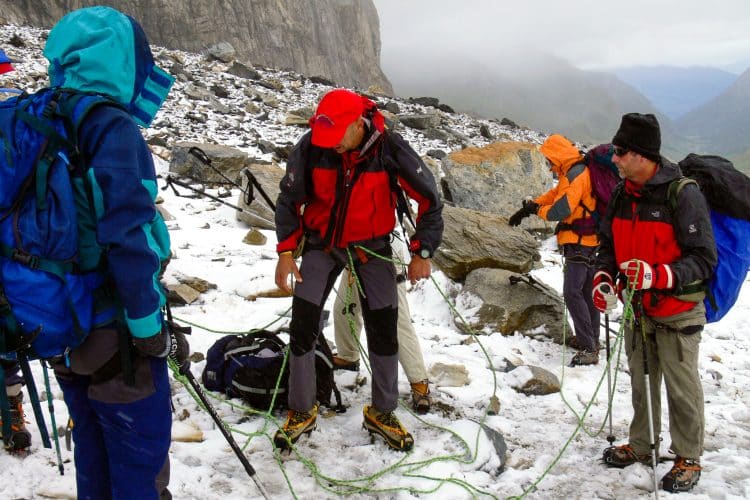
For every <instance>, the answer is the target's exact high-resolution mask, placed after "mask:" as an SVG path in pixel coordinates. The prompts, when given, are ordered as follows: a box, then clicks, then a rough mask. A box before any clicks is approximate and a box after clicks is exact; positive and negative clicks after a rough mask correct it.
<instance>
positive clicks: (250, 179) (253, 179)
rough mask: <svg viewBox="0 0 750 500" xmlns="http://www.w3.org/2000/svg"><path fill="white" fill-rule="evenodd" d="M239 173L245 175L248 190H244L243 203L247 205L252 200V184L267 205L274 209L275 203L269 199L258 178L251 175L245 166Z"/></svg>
mask: <svg viewBox="0 0 750 500" xmlns="http://www.w3.org/2000/svg"><path fill="white" fill-rule="evenodd" d="M240 173H241V174H244V175H245V177H247V184H248V190H247V192H245V203H247V204H248V205H249V204H250V203H251V202H252V201H253V186H255V189H257V190H258V192H259V193H260V195H261V196H262V197H263V199H264V200H265V201H266V203H267V204H268V206H269V207H270V208H271V210H272V211H274V212H275V211H276V204H275V203H274V202H272V201H271V198H269V197H268V195H267V194H266V192H265V190H264V189H263V187H262V186H261V185H260V182H258V179H257V178H256V177H255V176H254V175H253V173H252V172H251V171H250V169H249V168H247V167H245V168H243V169H242V172H240Z"/></svg>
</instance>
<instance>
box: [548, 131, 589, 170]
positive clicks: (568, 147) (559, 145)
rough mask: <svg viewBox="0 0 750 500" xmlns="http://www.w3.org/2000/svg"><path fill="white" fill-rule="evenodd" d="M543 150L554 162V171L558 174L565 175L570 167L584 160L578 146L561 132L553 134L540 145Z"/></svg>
mask: <svg viewBox="0 0 750 500" xmlns="http://www.w3.org/2000/svg"><path fill="white" fill-rule="evenodd" d="M539 152H541V153H542V154H543V155H544V156H545V157H546V158H547V159H548V160H549V162H550V163H551V164H552V172H553V173H555V174H557V176H558V177H559V176H561V175H565V174H567V173H568V170H570V167H572V166H573V165H575V164H576V163H581V162H582V161H583V155H582V154H581V152H580V151H578V148H577V147H575V146H574V145H573V143H572V142H570V141H569V140H568V139H566V138H565V137H564V136H562V135H560V134H552V135H551V136H549V137H548V138H547V140H546V141H544V143H543V144H542V145H541V146H539Z"/></svg>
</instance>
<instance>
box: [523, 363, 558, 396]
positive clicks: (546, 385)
mask: <svg viewBox="0 0 750 500" xmlns="http://www.w3.org/2000/svg"><path fill="white" fill-rule="evenodd" d="M527 368H528V369H529V370H531V378H529V379H528V380H527V381H526V382H525V383H524V384H523V385H512V386H511V387H513V389H515V390H516V391H517V392H520V393H522V394H526V395H527V396H546V395H547V394H554V393H556V392H560V379H558V378H557V375H555V374H554V373H552V372H550V371H548V370H545V369H544V368H540V367H538V366H530V365H529V366H527Z"/></svg>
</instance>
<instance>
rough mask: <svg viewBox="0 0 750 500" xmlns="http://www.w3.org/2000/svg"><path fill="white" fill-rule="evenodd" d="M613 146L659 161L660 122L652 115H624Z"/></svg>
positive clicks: (613, 139)
mask: <svg viewBox="0 0 750 500" xmlns="http://www.w3.org/2000/svg"><path fill="white" fill-rule="evenodd" d="M612 144H614V145H615V146H621V147H624V148H628V149H630V150H633V151H635V152H636V153H638V154H640V155H641V156H645V157H646V158H648V159H650V160H654V161H659V157H660V154H659V149H660V148H661V132H660V131H659V122H658V121H656V117H655V116H654V115H652V114H650V113H649V114H641V113H628V114H626V115H622V121H621V122H620V128H619V129H618V130H617V133H616V134H615V136H614V138H612Z"/></svg>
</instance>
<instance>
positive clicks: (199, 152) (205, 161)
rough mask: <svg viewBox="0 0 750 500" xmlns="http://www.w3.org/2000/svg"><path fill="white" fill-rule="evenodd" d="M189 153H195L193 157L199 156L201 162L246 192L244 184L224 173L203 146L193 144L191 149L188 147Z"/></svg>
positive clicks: (228, 182)
mask: <svg viewBox="0 0 750 500" xmlns="http://www.w3.org/2000/svg"><path fill="white" fill-rule="evenodd" d="M188 154H191V155H193V157H194V158H197V159H198V161H199V162H201V163H202V164H204V165H206V166H207V167H208V168H210V169H211V170H213V171H214V172H216V173H217V174H219V176H220V177H221V178H222V179H224V180H225V181H226V183H227V184H229V185H231V186H234V187H236V188H237V189H239V190H240V191H242V192H243V193H244V191H245V190H244V189H242V186H240V185H238V184H237V183H236V182H235V181H233V180H232V179H230V178H229V177H227V176H226V175H224V172H222V171H221V170H219V169H218V168H216V167H214V166H213V162H212V161H211V158H209V157H208V155H207V154H206V152H205V151H203V150H202V149H201V148H198V147H195V146H193V147H191V148H190V149H188ZM190 177H191V178H192V177H193V176H190ZM201 177H202V176H201ZM196 180H199V179H196Z"/></svg>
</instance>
